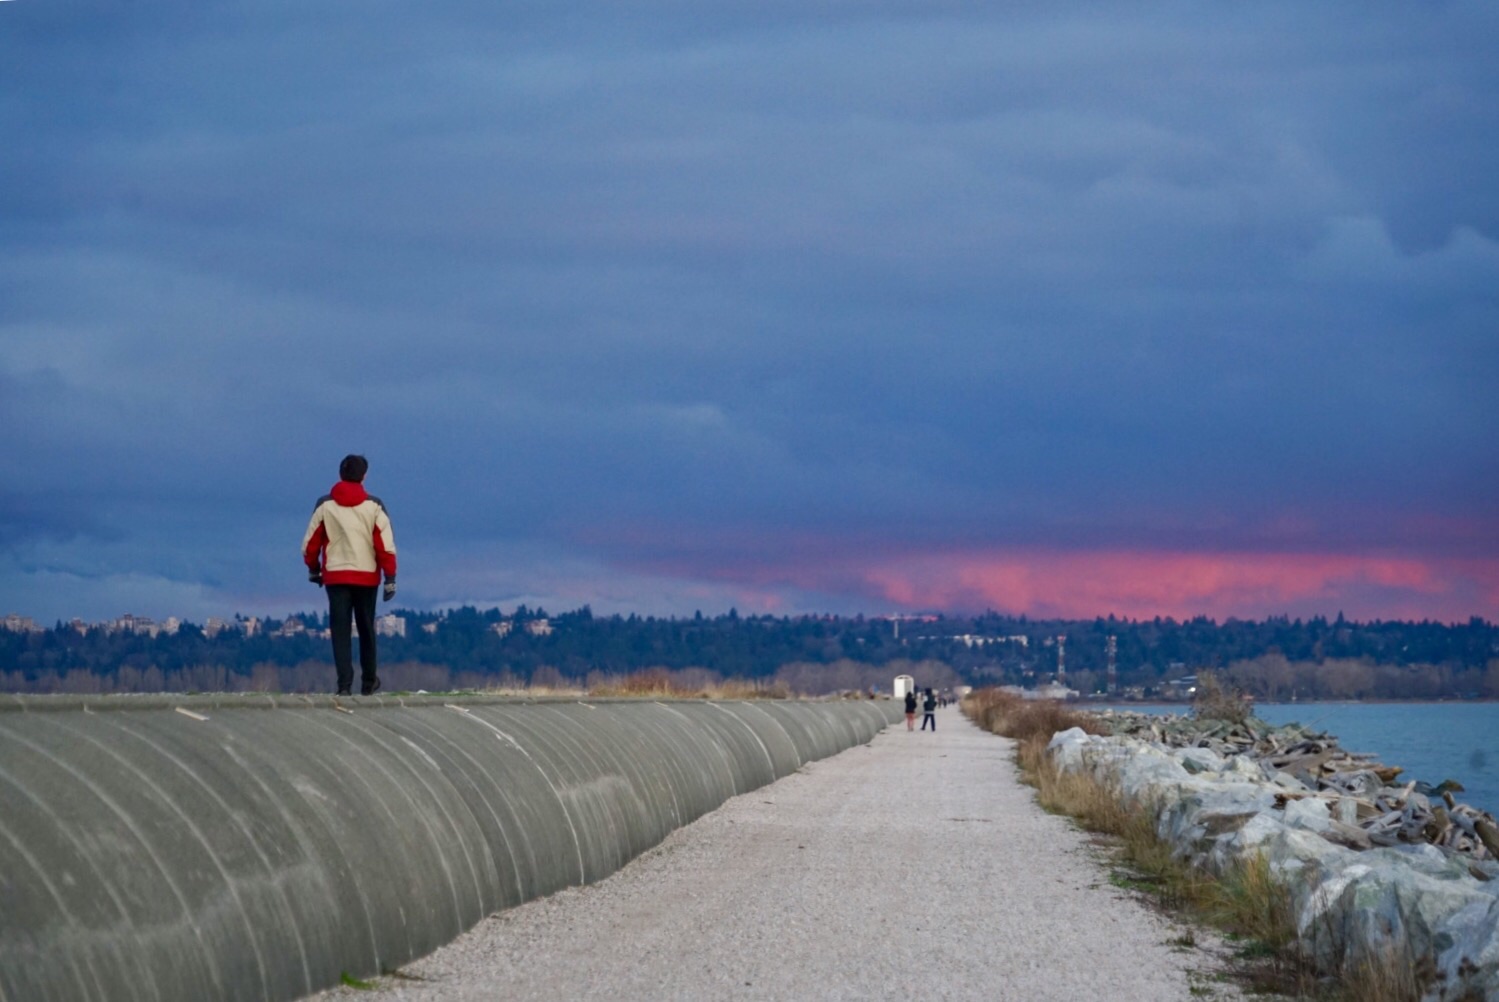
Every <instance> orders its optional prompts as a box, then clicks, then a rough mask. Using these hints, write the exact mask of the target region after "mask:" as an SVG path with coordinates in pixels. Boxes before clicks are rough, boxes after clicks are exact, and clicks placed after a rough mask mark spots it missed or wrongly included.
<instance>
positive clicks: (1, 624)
mask: <svg viewBox="0 0 1499 1002" xmlns="http://www.w3.org/2000/svg"><path fill="white" fill-rule="evenodd" d="M0 630H8V631H10V632H11V633H41V632H42V628H41V627H40V626H37V625H36V620H34V619H32V618H31V617H30V616H22V615H20V614H18V613H14V612H13V613H11V614H10V615H9V616H6V617H5V618H4V619H0Z"/></svg>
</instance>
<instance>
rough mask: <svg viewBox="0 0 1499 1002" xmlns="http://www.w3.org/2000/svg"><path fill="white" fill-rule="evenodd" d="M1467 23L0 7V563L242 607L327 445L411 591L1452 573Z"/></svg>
mask: <svg viewBox="0 0 1499 1002" xmlns="http://www.w3.org/2000/svg"><path fill="white" fill-rule="evenodd" d="M724 8H727V9H724ZM1496 28H1499V15H1496V14H1495V13H1494V12H1493V11H1492V10H1491V9H1490V8H1489V7H1487V6H1485V5H1480V4H1461V3H1456V4H1441V5H1436V6H1430V7H1423V8H1420V9H1415V8H1407V7H1404V6H1398V5H1375V6H1373V7H1367V6H1365V7H1361V8H1359V9H1358V10H1356V11H1355V10H1352V9H1338V8H1318V9H1315V10H1313V9H1307V8H1305V7H1304V6H1302V5H1292V4H1279V5H1258V6H1256V7H1254V8H1246V9H1242V10H1234V11H1224V10H1206V9H1202V8H1197V7H1193V6H1191V5H1185V4H1160V5H1152V6H1151V7H1150V8H1149V9H1148V10H1146V11H1143V12H1134V13H1124V12H1121V11H1119V10H1118V9H1117V8H1116V7H1114V6H1112V5H1079V6H1073V7H1069V8H1068V9H1066V10H1060V11H1059V10H1056V9H1054V8H1052V7H1045V8H1034V7H1031V6H1029V5H1009V6H1005V7H1001V8H999V9H990V10H986V11H985V12H983V13H975V12H973V11H972V10H970V9H968V8H967V7H966V5H955V4H952V5H930V4H921V5H917V4H900V3H875V2H869V3H829V4H820V5H817V4H814V5H808V4H780V3H756V4H742V5H735V4H730V5H713V6H712V8H711V9H709V8H705V7H704V6H703V5H700V4H685V3H656V4H649V5H629V6H628V7H622V6H621V5H617V4H583V5H577V4H573V5H567V6H566V7H565V8H559V7H557V6H555V5H540V4H510V5H487V4H486V5H478V4H440V5H437V6H435V7H426V8H415V7H411V6H406V5H359V6H355V5H335V6H332V7H321V8H307V7H306V6H305V5H289V4H280V5H274V4H273V5H256V6H255V7H253V8H243V7H234V6H229V5H214V4H207V5H204V4H195V5H166V4H155V5H117V4H116V5H84V4H73V5H68V4H61V5H57V4H41V3H15V4H7V5H4V7H3V8H0V65H4V66H5V67H6V69H5V70H4V73H5V75H6V86H5V88H4V90H3V91H0V128H3V132H4V134H5V135H7V136H10V137H16V138H17V141H16V142H14V144H13V145H12V147H11V152H10V153H9V155H6V156H3V157H0V224H3V225H0V262H3V267H0V394H3V396H0V413H4V414H5V415H6V417H7V428H8V429H9V430H10V431H9V434H10V436H11V445H10V450H9V454H8V455H6V456H4V457H0V472H3V473H4V482H5V484H6V492H7V493H6V495H5V496H6V498H7V499H8V500H7V501H6V503H5V507H4V508H0V516H3V518H4V526H3V528H0V539H3V540H4V541H5V546H6V548H7V551H8V552H9V553H10V555H11V559H12V560H13V561H17V562H26V561H30V562H31V564H32V565H37V562H38V560H40V559H42V556H44V557H45V562H46V566H48V567H51V568H53V569H54V570H55V572H56V573H57V574H59V575H64V576H65V575H67V574H69V573H78V574H89V575H92V574H97V573H104V572H107V570H108V566H109V564H110V561H112V560H117V561H119V563H120V566H118V567H117V568H116V570H117V572H118V573H120V574H126V573H144V574H156V575H159V576H161V577H162V578H163V579H164V580H168V581H171V582H178V583H181V584H183V585H184V586H193V585H206V586H208V587H209V588H210V590H212V594H211V595H209V596H208V597H205V598H203V599H202V602H203V603H211V602H212V601H214V600H215V599H214V598H213V595H218V596H219V597H220V600H222V601H224V602H232V601H237V600H245V601H248V600H250V599H249V597H254V598H256V599H258V598H260V597H262V596H267V595H276V596H279V595H281V594H282V592H280V591H278V589H280V588H283V587H284V586H283V585H282V584H280V583H278V582H281V581H282V580H283V579H284V578H285V575H286V570H285V568H286V565H287V562H288V559H289V558H288V552H289V551H290V547H291V545H292V543H294V541H295V539H294V537H295V536H296V535H297V534H298V533H299V532H300V528H301V526H300V521H301V519H302V517H303V513H304V509H305V508H306V507H308V506H309V505H310V503H311V499H312V498H313V497H315V496H316V495H317V493H320V492H321V491H322V490H323V489H325V488H326V486H327V484H326V483H325V481H329V480H331V479H332V473H333V469H334V467H335V466H336V462H337V458H338V456H340V455H342V454H343V453H344V452H346V451H349V450H351V449H354V450H362V451H366V452H368V453H369V454H370V455H371V457H372V459H373V460H374V467H373V470H372V473H371V482H372V486H373V487H374V488H375V489H376V490H377V493H380V494H381V496H382V497H384V498H385V499H386V500H387V501H388V502H390V503H391V504H392V505H393V507H394V510H395V512H396V513H397V516H398V518H397V525H398V531H400V532H401V533H402V543H403V545H406V546H408V547H410V549H411V552H412V553H413V554H420V553H425V554H428V555H429V556H430V557H431V558H432V561H431V563H429V564H428V565H427V567H428V574H429V578H428V581H427V583H425V584H418V582H419V581H421V580H422V579H421V578H419V577H415V576H413V577H412V578H411V579H410V580H411V586H410V591H411V593H412V594H413V596H414V598H417V599H420V598H421V597H422V596H423V595H425V596H426V597H428V598H429V599H430V600H432V601H448V600H461V599H462V598H463V597H464V595H463V594H462V593H461V590H460V589H459V588H458V587H457V586H455V584H454V582H455V581H462V582H464V584H463V587H465V588H469V589H470V595H471V596H472V597H479V596H482V597H488V598H496V599H499V598H503V597H504V596H506V595H519V594H528V593H529V592H528V591H527V589H528V585H527V583H526V578H527V576H528V575H530V577H531V578H532V579H536V580H539V579H542V578H545V579H546V580H547V581H548V582H550V583H549V584H548V585H547V586H546V587H549V588H551V589H552V592H551V593H552V594H553V595H554V596H560V597H561V598H562V599H563V600H564V601H566V600H569V599H571V598H572V597H573V596H574V595H576V600H577V601H583V600H586V599H587V598H588V596H589V594H594V593H599V592H609V593H610V594H614V593H617V592H631V591H634V592H635V594H636V599H635V601H636V604H637V605H639V606H640V607H643V608H649V607H650V604H651V603H650V596H649V594H644V595H642V594H640V593H639V589H641V588H646V589H660V591H661V592H662V593H663V594H665V593H668V592H670V593H671V594H672V595H673V598H671V599H670V601H672V602H676V601H677V600H678V598H680V599H681V601H687V600H688V599H687V597H686V596H687V594H688V593H689V592H690V591H691V587H692V586H691V584H690V583H691V582H692V581H693V580H703V581H713V582H715V584H714V585H713V587H715V588H720V590H718V591H714V592H712V595H714V596H720V597H722V596H724V595H727V594H728V593H727V592H724V591H722V590H721V588H722V587H723V582H722V580H721V578H722V572H723V567H724V566H733V567H740V568H743V567H746V566H748V565H747V564H746V563H745V561H746V560H749V559H751V558H752V559H753V561H768V562H769V563H771V564H775V563H776V562H777V561H781V562H782V563H784V564H786V566H787V567H791V565H793V564H795V563H796V561H797V560H799V559H800V558H801V557H802V556H803V555H804V554H805V553H807V552H808V550H809V548H811V549H819V548H826V551H827V552H828V553H829V559H830V560H832V559H833V557H835V556H836V555H838V554H844V555H847V554H850V553H863V554H878V553H882V552H889V553H891V554H896V555H899V554H904V553H909V552H911V551H912V550H913V549H921V548H935V549H937V550H940V551H944V552H953V553H960V552H963V551H965V549H983V550H992V549H994V548H1003V547H1007V546H1030V547H1034V546H1051V547H1055V548H1060V549H1064V550H1065V549H1074V550H1086V549H1090V548H1104V549H1121V548H1123V549H1129V550H1151V549H1164V550H1170V551H1173V552H1195V551H1211V552H1219V551H1246V550H1260V551H1266V552H1310V551H1318V550H1326V551H1332V552H1337V553H1345V554H1356V553H1362V552H1367V551H1371V550H1377V551H1379V552H1397V553H1400V554H1403V555H1405V556H1409V557H1421V556H1429V557H1436V556H1453V555H1458V554H1462V555H1469V556H1471V555H1473V554H1474V553H1475V552H1476V553H1479V554H1482V555H1484V556H1486V557H1487V558H1488V559H1490V560H1494V559H1499V542H1496V540H1495V533H1494V531H1493V521H1492V518H1491V516H1490V515H1489V514H1488V511H1489V509H1490V508H1491V505H1490V504H1489V499H1490V498H1492V496H1493V495H1494V493H1495V490H1496V488H1499V459H1496V451H1495V448H1494V446H1493V445H1492V441H1491V438H1492V435H1491V429H1492V428H1493V427H1495V426H1496V424H1499V404H1496V403H1495V401H1496V399H1499V395H1496V394H1494V393H1493V392H1492V387H1493V384H1494V381H1495V377H1496V376H1499V347H1496V344H1499V340H1496V337H1495V334H1494V331H1495V330H1496V323H1495V321H1496V319H1499V302H1496V293H1495V292H1494V290H1495V289H1496V288H1499V188H1496V187H1495V186H1494V185H1493V184H1492V183H1491V180H1490V179H1491V178H1492V177H1493V176H1495V168H1496V166H1499V164H1496V159H1499V154H1496V152H1495V150H1496V149H1499V147H1496V146H1495V144H1494V143H1493V137H1494V136H1495V135H1496V134H1499V102H1496V101H1495V100H1494V99H1495V97H1496V96H1499V95H1496V91H1499V87H1496V82H1499V71H1496V70H1495V69H1494V67H1493V65H1492V64H1493V61H1492V59H1491V58H1490V53H1491V52H1492V40H1493V39H1494V37H1495V30H1496ZM104 499H109V500H108V501H107V502H106V501H105V500H104ZM39 512H45V513H48V514H46V515H45V517H43V516H41V515H38V514H37V513H39ZM28 513H29V514H28ZM63 513H66V514H63ZM49 520H50V521H49ZM101 527H102V528H101ZM105 530H108V531H109V532H116V533H124V534H125V536H124V543H123V544H121V545H120V546H119V547H117V548H110V547H106V548H104V549H103V550H100V549H98V548H97V547H95V548H89V547H88V546H84V545H77V546H73V547H71V548H70V547H62V548H60V549H58V548H55V549H52V550H48V551H47V552H46V553H45V554H44V555H42V556H39V552H33V550H31V549H28V547H29V546H31V545H32V544H31V543H29V542H28V540H32V539H36V538H41V537H42V536H45V537H46V538H47V539H48V540H52V541H53V542H49V543H48V544H47V545H49V546H54V547H55V545H56V544H55V541H56V540H57V539H59V538H61V537H63V536H66V535H67V534H68V533H70V532H72V533H87V532H103V531H105ZM288 536H290V537H293V539H292V542H291V543H288V542H287V541H286V537H288ZM814 541H815V542H814ZM38 545H40V544H38ZM464 554H470V555H480V556H475V559H476V560H477V561H478V564H479V565H481V566H478V567H476V568H472V569H469V568H466V567H461V566H460V561H461V558H462V557H463V555H464ZM439 555H441V556H440V559H439ZM413 559H419V558H415V557H414V558H413ZM507 562H508V564H509V566H507V567H506V569H505V570H504V571H503V572H492V571H487V570H485V569H484V565H499V564H504V563H507ZM715 564H716V565H718V566H717V567H715V566H714V565H715ZM560 565H566V566H568V567H570V568H571V570H569V571H568V572H567V573H565V574H564V573H562V572H561V571H558V569H557V568H558V567H559V566H560ZM18 566H19V564H18ZM1340 566H1341V565H1340ZM793 571H794V568H792V569H790V570H787V571H786V572H785V573H783V574H781V575H780V576H779V577H777V575H776V574H775V573H774V572H770V573H767V574H763V575H761V574H750V575H749V576H748V577H747V578H746V579H745V580H746V582H748V584H747V587H748V586H755V587H759V586H761V585H762V584H764V583H765V582H766V581H769V582H771V584H775V583H777V582H779V583H780V584H785V585H787V586H788V587H789V586H790V585H791V584H794V583H795V582H796V581H797V580H800V578H798V575H797V574H796V573H794V572H793ZM746 573H748V572H746ZM850 573H852V574H853V577H854V578H857V577H858V574H857V572H850ZM486 574H487V575H489V576H488V577H486ZM496 574H499V576H498V577H497V576H495V575H496ZM632 574H639V575H643V577H640V578H632V577H631V575H632ZM444 575H446V576H447V580H442V579H443V577H444ZM611 575H612V576H613V578H612V580H613V581H614V583H613V584H611V583H609V582H610V581H611ZM652 575H657V576H654V577H653V576H652ZM7 580H8V581H10V582H13V583H12V584H7V585H5V586H4V589H3V591H0V596H3V597H10V596H16V599H15V600H19V597H20V596H22V595H23V589H24V585H23V584H22V582H23V580H24V578H23V577H22V576H17V575H9V576H8V577H7ZM59 580H62V578H59ZM850 580H852V578H851V579H850ZM626 581H629V582H632V583H631V584H629V585H625V584H621V583H620V582H626ZM683 582H687V584H683ZM845 583H846V582H845ZM172 587H174V588H175V587H176V585H173V586H172ZM534 587H541V586H534ZM842 587H843V585H842V584H839V583H836V582H835V583H834V584H831V585H829V584H825V583H813V584H809V585H807V586H806V587H805V588H804V589H803V590H802V591H801V592H797V593H795V594H793V597H792V598H791V599H790V601H792V602H797V601H807V600H808V599H807V596H808V595H811V596H812V599H811V600H815V601H819V602H827V603H833V602H836V601H837V600H838V590H839V589H840V588H842ZM850 587H853V586H852V585H850ZM860 587H862V586H860ZM485 588H487V589H489V591H488V592H487V593H485V592H481V591H478V589H485ZM589 588H593V589H595V592H589V591H588V589H589ZM569 589H571V590H569ZM855 591H857V588H855ZM168 593H169V594H177V592H175V591H170V590H169V592H168ZM287 594H288V597H287V598H286V601H290V600H291V599H292V597H296V598H298V599H304V600H305V596H300V595H297V596H292V595H290V593H287ZM844 594H845V595H846V594H847V592H845V593H844ZM859 594H860V595H861V596H862V595H863V593H862V592H860V593H859ZM114 598H115V593H111V594H110V599H111V600H114ZM860 600H862V598H861V599H860ZM621 604H628V603H621ZM1488 611H1492V610H1488Z"/></svg>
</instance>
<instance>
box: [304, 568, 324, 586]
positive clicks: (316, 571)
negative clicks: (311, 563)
mask: <svg viewBox="0 0 1499 1002" xmlns="http://www.w3.org/2000/svg"><path fill="white" fill-rule="evenodd" d="M307 580H308V581H311V582H312V583H313V584H315V585H317V586H318V587H319V588H321V587H322V586H323V571H322V569H321V568H318V567H309V568H307Z"/></svg>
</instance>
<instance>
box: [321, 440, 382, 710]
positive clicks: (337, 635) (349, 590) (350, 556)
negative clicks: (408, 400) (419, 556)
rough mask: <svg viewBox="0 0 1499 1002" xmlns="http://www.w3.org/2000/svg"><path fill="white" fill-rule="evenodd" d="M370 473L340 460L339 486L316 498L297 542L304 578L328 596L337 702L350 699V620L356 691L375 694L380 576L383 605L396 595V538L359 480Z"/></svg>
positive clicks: (365, 465)
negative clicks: (354, 633) (356, 648)
mask: <svg viewBox="0 0 1499 1002" xmlns="http://www.w3.org/2000/svg"><path fill="white" fill-rule="evenodd" d="M369 468H370V464H369V461H368V460H367V459H365V458H364V457H363V456H352V455H351V456H345V457H344V460H343V462H342V463H339V464H338V478H339V479H338V483H336V484H334V485H333V489H332V490H331V491H329V492H328V493H327V494H325V495H324V496H323V497H320V498H318V502H317V505H316V506H315V507H314V508H313V510H312V520H311V521H310V522H308V523H307V532H306V533H305V534H304V535H303V536H302V560H303V562H304V563H306V564H307V578H308V580H310V581H311V582H312V583H313V584H315V585H319V586H321V587H323V588H325V589H326V590H327V592H328V628H329V632H330V633H331V634H332V635H333V666H334V668H335V669H336V670H337V672H338V694H339V695H340V696H347V695H349V694H350V691H351V689H352V688H353V685H354V659H353V649H352V648H353V636H352V630H351V629H350V623H349V620H350V618H351V617H352V619H353V621H354V626H356V627H358V630H359V668H360V672H361V679H360V687H359V691H360V693H361V694H362V695H365V696H372V695H374V694H375V693H376V692H378V691H379V689H380V676H379V675H377V674H376V673H375V669H376V659H375V598H376V594H377V593H378V592H379V591H380V575H381V574H382V573H383V574H384V575H385V601H387V602H389V601H390V600H391V599H393V598H395V595H396V540H395V534H394V532H393V531H392V530H391V527H390V516H389V515H387V514H386V513H385V505H383V504H381V502H380V499H379V498H377V497H373V496H371V495H370V494H367V493H365V490H364V475H365V473H367V472H368V471H369Z"/></svg>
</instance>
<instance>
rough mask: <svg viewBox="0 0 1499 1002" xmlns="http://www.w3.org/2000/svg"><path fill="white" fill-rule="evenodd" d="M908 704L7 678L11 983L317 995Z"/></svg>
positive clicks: (120, 992) (634, 851)
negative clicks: (72, 685) (316, 692)
mask: <svg viewBox="0 0 1499 1002" xmlns="http://www.w3.org/2000/svg"><path fill="white" fill-rule="evenodd" d="M900 716H901V707H900V705H899V704H897V703H894V702H868V701H864V702H859V701H849V702H772V701H752V702H732V703H710V702H696V701H683V702H662V703H657V702H642V701H634V700H618V701H592V700H586V701H577V700H566V701H564V700H556V701H535V700H514V699H509V700H507V699H499V698H488V697H463V698H454V697H434V696H417V697H406V698H393V697H384V698H371V699H361V700H347V699H345V700H342V701H335V700H334V699H332V698H331V697H317V696H313V697H291V696H231V695H221V696H184V697H170V696H144V697H143V696H115V697H26V696H0V1002H21V1000H26V1002H31V1000H54V999H56V1000H61V999H110V1000H115V999H142V1000H146V999H150V1000H164V999H184V1000H189V999H190V1000H195V1002H196V1000H200V999H209V998H212V999H294V998H298V997H300V996H302V995H305V994H307V993H309V992H313V991H316V990H319V989H321V988H325V987H327V986H329V985H332V984H336V983H337V982H338V981H339V979H340V976H341V975H342V974H343V973H344V972H347V973H349V974H351V975H354V976H367V975H372V974H376V973H378V972H381V971H388V970H394V969H396V968H398V967H400V966H401V965H402V964H405V963H407V962H408V961H410V960H413V959H415V958H416V957H420V956H422V955H424V954H426V953H429V952H430V951H432V950H433V949H435V948H436V947H438V946H440V945H442V944H443V943H445V942H447V941H449V940H451V939H453V938H454V937H455V936H457V935H458V934H459V933H461V932H463V931H464V930H466V929H468V928H469V927H470V926H472V925H473V924H474V923H476V922H478V921H479V920H480V919H481V918H483V917H484V916H486V915H489V914H491V913H493V912H495V911H498V910H500V909H503V908H508V907H511V906H513V905H516V904H519V903H521V902H523V901H527V900H530V899H532V898H535V897H538V896H541V895H544V894H549V893H551V892H553V891H556V890H559V889H561V888H563V887H567V886H570V885H575V884H580V883H586V882H588V881H593V880H598V879H599V878H601V877H605V876H607V875H609V874H610V873H612V872H614V871H615V870H616V869H618V868H619V867H620V866H622V865H623V864H624V863H626V862H627V861H628V860H630V859H631V858H633V857H634V856H636V855H638V854H639V853H641V852H643V851H644V850H646V849H648V848H650V847H651V846H653V845H655V844H656V843H658V842H660V841H661V840H662V839H663V838H664V837H665V836H666V835H667V834H668V833H670V832H671V831H672V830H673V829H675V828H677V827H680V826H681V825H684V824H686V823H687V822H689V821H692V820H693V819H695V818H697V817H699V816H701V815H703V814H705V813H707V812H708V811H711V810H713V809H714V808H716V807H718V806H719V805H720V804H722V803H723V802H724V801H725V800H727V799H728V798H729V797H732V796H735V795H736V794H740V793H744V792H746V791H748V790H753V789H755V788H757V787H759V786H763V785H765V784H766V783H770V782H773V781H774V780H776V779H779V778H781V777H782V776H785V775H787V774H788V773H790V772H793V771H795V770H796V769H797V768H799V767H800V766H801V765H802V764H804V763H806V762H809V761H813V760H815V759H818V758H822V757H825V756H828V755H832V754H836V753H837V752H839V751H842V750H844V749H846V748H849V747H851V746H853V745H855V744H858V743H861V742H865V741H868V740H869V739H870V738H872V737H873V736H874V735H875V734H876V733H877V732H878V731H879V730H881V729H882V728H884V727H885V726H887V725H889V724H890V723H893V722H895V721H896V720H897V719H899V717H900Z"/></svg>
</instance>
